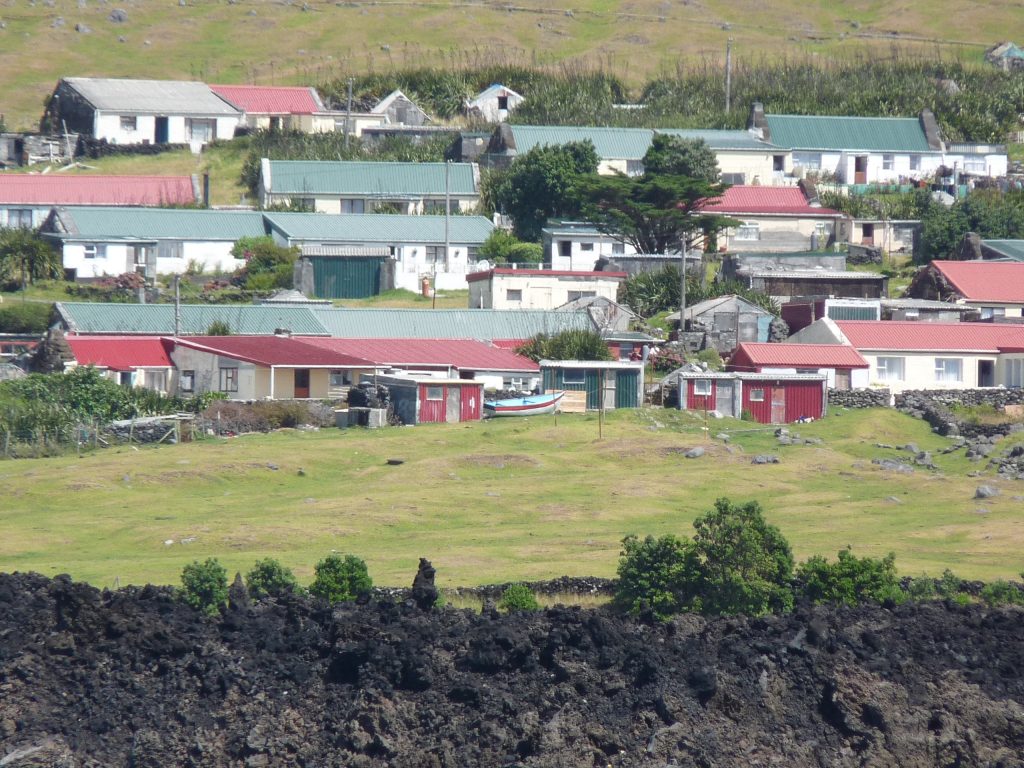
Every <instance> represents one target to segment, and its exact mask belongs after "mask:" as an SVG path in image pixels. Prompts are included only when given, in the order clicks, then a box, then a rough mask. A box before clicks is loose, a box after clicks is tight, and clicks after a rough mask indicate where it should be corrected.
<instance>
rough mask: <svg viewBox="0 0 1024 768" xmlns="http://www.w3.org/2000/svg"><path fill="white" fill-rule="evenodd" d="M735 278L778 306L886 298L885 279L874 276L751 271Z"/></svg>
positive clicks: (879, 275) (822, 271)
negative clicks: (804, 300) (801, 301)
mask: <svg viewBox="0 0 1024 768" xmlns="http://www.w3.org/2000/svg"><path fill="white" fill-rule="evenodd" d="M738 276H739V277H740V279H742V280H745V281H746V282H747V284H748V286H749V287H750V288H751V289H752V290H755V291H759V292H761V293H764V294H767V295H768V296H771V297H772V298H773V299H775V300H776V301H778V302H779V303H780V304H784V303H786V302H789V301H792V300H793V299H800V298H808V297H815V298H818V297H826V296H827V297H832V298H848V299H880V298H881V297H883V296H888V294H889V278H888V277H886V276H885V275H883V274H878V273H874V272H851V271H844V272H838V271H836V272H829V271H826V270H813V269H807V270H796V269H793V270H781V269H780V270H771V269H751V270H740V271H739V272H738Z"/></svg>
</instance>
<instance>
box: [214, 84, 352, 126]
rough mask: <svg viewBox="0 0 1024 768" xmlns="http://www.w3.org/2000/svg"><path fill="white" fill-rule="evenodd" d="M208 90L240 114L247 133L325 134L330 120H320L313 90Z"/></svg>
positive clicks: (280, 87) (331, 123)
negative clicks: (255, 131)
mask: <svg viewBox="0 0 1024 768" xmlns="http://www.w3.org/2000/svg"><path fill="white" fill-rule="evenodd" d="M210 90H211V91H213V92H214V93H216V94H217V95H218V96H220V97H221V98H222V99H224V101H226V102H227V103H228V104H230V105H231V106H233V107H235V108H236V109H238V110H239V111H241V112H242V113H243V115H242V124H243V125H245V127H246V128H249V129H250V130H263V131H266V130H273V131H301V132H303V133H325V132H330V131H333V130H334V118H333V117H331V118H330V120H323V119H321V118H320V116H321V115H322V114H323V113H324V112H325V108H324V103H323V101H321V100H320V94H318V93H317V92H316V89H315V88H310V87H308V86H284V85H211V86H210Z"/></svg>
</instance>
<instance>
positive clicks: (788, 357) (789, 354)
mask: <svg viewBox="0 0 1024 768" xmlns="http://www.w3.org/2000/svg"><path fill="white" fill-rule="evenodd" d="M763 367H769V368H770V367H782V368H867V367H868V361H867V360H865V359H864V358H863V357H861V354H860V352H858V351H857V350H856V349H854V348H853V347H848V346H846V345H845V344H765V343H755V342H748V341H744V342H741V343H740V345H739V346H738V347H737V348H736V351H735V352H734V353H733V356H732V358H731V359H730V361H729V369H730V370H736V371H750V370H753V369H757V368H763Z"/></svg>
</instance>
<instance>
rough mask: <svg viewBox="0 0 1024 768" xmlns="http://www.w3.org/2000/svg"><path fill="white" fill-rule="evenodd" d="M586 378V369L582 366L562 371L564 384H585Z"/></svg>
mask: <svg viewBox="0 0 1024 768" xmlns="http://www.w3.org/2000/svg"><path fill="white" fill-rule="evenodd" d="M586 380H587V375H586V371H584V370H583V369H582V368H566V369H564V370H563V371H562V383H563V384H584V383H586Z"/></svg>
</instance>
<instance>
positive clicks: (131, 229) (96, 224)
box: [57, 207, 267, 241]
mask: <svg viewBox="0 0 1024 768" xmlns="http://www.w3.org/2000/svg"><path fill="white" fill-rule="evenodd" d="M60 216H61V220H62V221H64V222H65V224H66V226H67V227H68V230H69V231H68V233H67V234H58V235H57V237H60V238H61V239H64V240H102V239H119V240H124V239H132V240H164V239H174V240H231V241H235V240H238V239H239V238H240V237H259V236H261V235H265V234H266V233H267V232H266V228H265V226H264V224H263V214H261V213H259V212H257V211H205V210H191V209H187V208H101V207H81V208H62V209H60Z"/></svg>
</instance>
